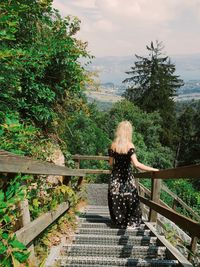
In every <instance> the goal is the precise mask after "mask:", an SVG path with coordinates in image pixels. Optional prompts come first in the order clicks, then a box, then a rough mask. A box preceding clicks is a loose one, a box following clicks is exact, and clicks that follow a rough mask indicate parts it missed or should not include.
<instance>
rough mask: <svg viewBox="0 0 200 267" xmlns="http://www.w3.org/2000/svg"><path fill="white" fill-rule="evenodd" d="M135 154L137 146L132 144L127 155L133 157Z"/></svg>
mask: <svg viewBox="0 0 200 267" xmlns="http://www.w3.org/2000/svg"><path fill="white" fill-rule="evenodd" d="M134 153H135V146H134V145H133V144H130V146H129V149H128V152H127V154H129V155H133V154H134Z"/></svg>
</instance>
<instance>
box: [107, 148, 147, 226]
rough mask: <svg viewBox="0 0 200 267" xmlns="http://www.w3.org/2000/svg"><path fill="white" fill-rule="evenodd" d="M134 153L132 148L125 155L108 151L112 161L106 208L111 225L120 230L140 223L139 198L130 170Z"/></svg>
mask: <svg viewBox="0 0 200 267" xmlns="http://www.w3.org/2000/svg"><path fill="white" fill-rule="evenodd" d="M134 153H135V150H134V148H131V149H129V151H128V152H127V153H126V154H119V153H117V152H115V151H113V150H112V149H109V150H108V154H109V156H110V157H113V159H114V164H113V169H112V172H111V175H110V180H109V185H108V206H109V211H110V217H111V220H112V223H113V224H114V225H116V226H117V227H120V228H126V227H127V226H138V225H139V224H140V223H141V217H142V213H141V209H140V202H139V196H138V191H137V187H136V184H135V179H134V176H133V174H132V168H131V156H132V155H133V154H134Z"/></svg>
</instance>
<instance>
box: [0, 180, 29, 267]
mask: <svg viewBox="0 0 200 267" xmlns="http://www.w3.org/2000/svg"><path fill="white" fill-rule="evenodd" d="M28 178H29V177H28V176H24V177H21V176H16V177H15V178H14V179H13V178H12V179H10V180H8V178H7V180H6V190H5V189H4V190H3V189H0V261H1V266H2V267H8V266H17V265H15V264H19V263H26V264H27V260H28V257H29V253H28V252H27V249H26V247H25V246H24V244H22V243H21V242H19V241H18V240H17V238H16V235H14V234H13V230H14V228H15V224H16V221H17V220H18V219H19V216H20V214H19V208H18V206H17V205H18V203H19V202H20V201H22V200H23V199H24V196H25V194H26V189H25V186H22V185H21V182H22V181H25V180H27V179H28ZM5 179H6V178H5V177H1V183H2V184H3V185H4V186H2V188H5ZM26 266H28V265H26Z"/></svg>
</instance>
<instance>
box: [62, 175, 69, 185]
mask: <svg viewBox="0 0 200 267" xmlns="http://www.w3.org/2000/svg"><path fill="white" fill-rule="evenodd" d="M70 180H71V176H64V177H63V184H64V185H69V184H70Z"/></svg>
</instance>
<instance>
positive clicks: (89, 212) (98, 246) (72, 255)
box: [60, 205, 182, 267]
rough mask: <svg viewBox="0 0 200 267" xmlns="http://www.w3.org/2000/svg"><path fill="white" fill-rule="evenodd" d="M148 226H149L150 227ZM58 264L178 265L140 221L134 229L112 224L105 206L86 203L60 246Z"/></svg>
mask: <svg viewBox="0 0 200 267" xmlns="http://www.w3.org/2000/svg"><path fill="white" fill-rule="evenodd" d="M150 228H151V227H150ZM60 263H61V264H60V266H63V267H64V266H65V267H67V266H70V267H81V266H82V267H84V266H87V267H90V266H93V267H97V266H101V267H103V266H110V267H114V266H115V267H116V266H159V267H162V266H167V267H171V266H182V265H180V263H179V261H178V260H177V259H175V257H174V256H173V254H172V253H171V251H169V250H168V249H167V248H166V246H165V245H163V244H162V242H161V240H160V239H159V238H158V236H157V235H156V234H155V233H154V232H153V231H152V229H151V230H150V229H149V227H148V223H145V222H144V223H142V224H141V226H140V228H139V229H137V230H127V229H117V228H114V227H112V225H111V223H110V217H109V212H108V207H107V206H96V205H89V206H87V208H86V210H85V212H84V213H83V214H82V215H81V216H80V217H79V227H78V229H77V232H76V234H75V236H74V241H73V244H72V245H66V246H64V250H63V255H62V257H61V258H60Z"/></svg>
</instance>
